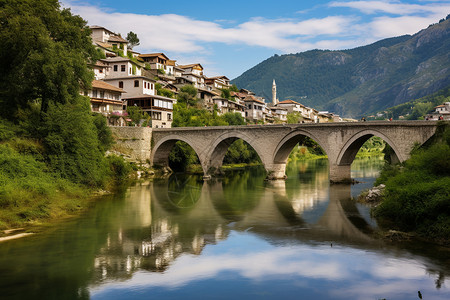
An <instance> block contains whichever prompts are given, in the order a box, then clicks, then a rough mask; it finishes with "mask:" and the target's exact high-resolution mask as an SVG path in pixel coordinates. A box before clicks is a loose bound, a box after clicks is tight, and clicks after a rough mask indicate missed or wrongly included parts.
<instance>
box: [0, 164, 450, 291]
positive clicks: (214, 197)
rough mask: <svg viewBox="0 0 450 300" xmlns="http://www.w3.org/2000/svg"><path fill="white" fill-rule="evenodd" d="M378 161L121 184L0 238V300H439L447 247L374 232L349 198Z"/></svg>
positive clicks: (449, 269) (449, 287)
mask: <svg viewBox="0 0 450 300" xmlns="http://www.w3.org/2000/svg"><path fill="white" fill-rule="evenodd" d="M380 163H381V161H379V160H377V159H371V160H367V159H366V160H358V161H355V163H354V164H353V171H352V172H353V177H354V178H356V179H358V180H360V181H363V183H361V184H357V185H353V186H350V185H332V186H330V184H329V183H328V174H327V163H326V161H321V160H319V161H308V162H299V163H292V164H289V165H288V170H287V173H288V176H289V177H288V179H287V180H286V181H277V182H265V181H264V172H263V171H262V170H261V169H258V168H255V169H251V170H246V171H239V172H232V173H230V174H228V176H226V177H225V178H223V179H222V180H215V181H209V182H205V183H204V182H203V181H202V180H201V178H200V177H196V176H181V175H174V176H172V177H170V178H169V179H168V180H162V181H157V182H154V183H145V184H139V185H136V186H133V187H131V188H129V189H128V190H127V191H125V192H123V193H122V194H119V195H114V196H109V197H105V198H103V199H101V200H100V201H97V202H96V204H95V206H94V207H93V208H92V209H91V210H90V211H89V212H88V213H86V214H85V215H83V216H82V217H80V218H77V219H76V220H72V221H69V222H66V223H64V224H62V225H61V226H58V227H57V228H53V229H49V230H46V231H45V232H44V233H41V234H37V235H34V236H32V237H29V238H26V239H22V240H16V241H10V242H6V243H2V244H0V298H1V299H158V298H159V299H197V298H203V299H209V298H213V299H230V298H232V297H233V298H237V299H274V298H278V299H382V298H386V299H419V297H418V291H419V290H420V291H421V294H422V296H423V299H450V280H449V279H448V276H449V275H450V253H449V251H447V250H445V249H440V248H437V247H434V246H431V245H427V244H423V243H417V242H416V243H408V244H402V245H399V244H392V243H388V242H383V241H379V240H374V239H373V238H371V235H370V234H371V232H372V231H373V229H374V228H375V227H376V222H375V221H374V220H372V219H371V218H370V213H369V210H368V208H367V207H365V206H363V205H359V204H355V202H353V201H351V200H349V199H350V197H351V196H352V195H353V196H356V195H357V194H358V193H359V192H360V191H361V190H362V189H365V188H367V187H369V186H371V185H372V183H373V180H374V177H376V175H377V173H378V169H379V167H380Z"/></svg>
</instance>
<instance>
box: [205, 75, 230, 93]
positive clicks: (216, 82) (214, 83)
mask: <svg viewBox="0 0 450 300" xmlns="http://www.w3.org/2000/svg"><path fill="white" fill-rule="evenodd" d="M205 84H206V85H207V86H210V87H212V88H213V89H215V90H217V91H220V90H221V89H223V88H226V89H228V88H230V87H231V85H230V79H228V77H226V76H215V77H206V78H205Z"/></svg>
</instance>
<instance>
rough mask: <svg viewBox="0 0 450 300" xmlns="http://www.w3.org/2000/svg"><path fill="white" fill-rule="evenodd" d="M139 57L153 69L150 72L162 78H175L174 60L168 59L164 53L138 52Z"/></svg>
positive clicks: (172, 79)
mask: <svg viewBox="0 0 450 300" xmlns="http://www.w3.org/2000/svg"><path fill="white" fill-rule="evenodd" d="M139 58H140V59H141V60H142V61H143V62H144V63H145V64H146V65H148V66H149V67H150V70H152V71H154V72H153V73H152V74H154V75H155V76H158V77H160V78H161V79H163V80H166V81H169V82H173V81H174V80H175V70H174V68H175V62H176V61H175V60H171V59H169V58H168V57H167V56H166V55H165V54H164V53H149V54H140V55H139Z"/></svg>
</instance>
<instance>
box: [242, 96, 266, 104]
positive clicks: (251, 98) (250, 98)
mask: <svg viewBox="0 0 450 300" xmlns="http://www.w3.org/2000/svg"><path fill="white" fill-rule="evenodd" d="M244 101H245V102H258V103H261V104H265V103H264V102H262V101H261V100H258V99H257V98H256V97H255V96H253V95H248V96H247V97H245V99H244Z"/></svg>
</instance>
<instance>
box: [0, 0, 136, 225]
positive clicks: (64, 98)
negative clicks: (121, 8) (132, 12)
mask: <svg viewBox="0 0 450 300" xmlns="http://www.w3.org/2000/svg"><path fill="white" fill-rule="evenodd" d="M0 23H1V24H2V30H1V31H0V36H1V38H2V44H1V46H0V79H1V82H0V142H1V144H0V169H1V170H2V171H1V172H0V206H1V207H2V208H3V209H2V210H0V227H5V226H6V227H7V226H16V225H18V224H20V225H23V223H24V222H27V221H31V220H35V219H38V218H48V217H51V216H54V215H60V214H67V213H68V212H71V211H75V210H79V209H80V207H81V206H82V205H81V204H82V202H83V201H82V200H81V199H82V198H86V195H88V194H89V193H86V191H88V192H90V191H91V189H95V188H97V189H98V188H100V187H102V188H104V187H106V186H107V184H108V182H109V181H111V180H113V179H114V178H115V179H120V180H123V178H125V177H126V176H127V175H125V174H127V168H126V167H125V168H122V167H123V166H120V163H119V162H118V161H119V160H120V159H112V158H108V160H107V159H105V156H104V154H105V152H106V151H107V150H108V149H109V147H110V146H111V144H112V141H113V140H112V137H111V132H110V130H109V129H108V128H107V126H106V120H105V117H103V116H102V115H100V114H94V115H92V113H91V109H90V103H89V99H88V98H86V97H84V96H80V94H79V92H80V90H86V89H88V88H89V86H90V84H91V81H92V80H93V72H92V70H90V69H89V68H88V63H89V62H90V61H93V60H94V59H95V58H96V57H97V55H98V54H99V52H98V51H96V50H95V48H94V46H93V45H92V43H91V39H90V29H89V28H88V27H87V26H86V21H84V20H83V19H81V18H80V17H79V16H73V15H72V14H71V13H70V10H68V9H62V10H61V9H60V6H59V2H58V1H56V0H20V1H11V0H5V1H1V2H0ZM114 172H117V173H114Z"/></svg>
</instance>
